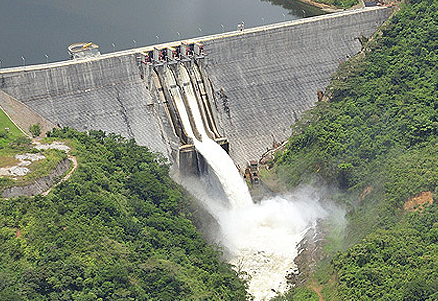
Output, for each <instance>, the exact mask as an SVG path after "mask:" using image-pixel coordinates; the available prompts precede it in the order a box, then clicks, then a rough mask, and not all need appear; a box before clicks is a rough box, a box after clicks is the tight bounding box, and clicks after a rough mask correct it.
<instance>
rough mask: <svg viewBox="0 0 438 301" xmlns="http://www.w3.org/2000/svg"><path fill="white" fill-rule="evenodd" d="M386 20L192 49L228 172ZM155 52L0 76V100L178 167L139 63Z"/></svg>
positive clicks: (274, 136)
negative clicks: (115, 138) (112, 136)
mask: <svg viewBox="0 0 438 301" xmlns="http://www.w3.org/2000/svg"><path fill="white" fill-rule="evenodd" d="M389 15H390V9H387V8H367V9H361V10H357V11H348V12H343V13H336V14H331V15H324V16H318V17H312V18H307V19H302V20H295V21H289V22H284V23H278V24H272V25H268V26H263V27H257V28H252V29H245V30H243V31H235V32H230V33H224V34H218V35H213V36H208V37H200V38H196V39H193V41H196V42H201V43H202V44H203V45H204V52H205V56H204V57H203V58H201V59H200V58H196V59H195V58H191V60H192V63H194V62H196V64H197V65H198V66H199V67H200V72H201V73H202V75H203V79H204V82H205V83H206V86H208V89H211V91H212V93H210V94H213V95H214V97H213V99H211V100H210V101H211V102H212V108H214V110H215V112H213V113H214V114H213V115H215V116H216V117H217V120H218V124H217V126H218V129H219V131H220V133H221V135H223V136H224V137H226V138H227V139H228V141H229V149H230V155H231V157H232V158H233V160H234V161H235V163H236V164H239V165H240V166H242V167H244V166H245V165H246V163H247V161H248V160H254V159H255V160H257V159H258V158H260V156H261V155H262V154H263V153H264V152H265V151H266V149H267V148H271V147H272V144H273V142H274V141H275V142H280V141H282V140H285V139H287V137H288V136H289V135H290V126H291V125H292V124H293V123H294V122H295V121H296V120H297V118H298V117H299V115H300V114H301V113H302V112H303V111H305V110H306V109H308V108H310V107H311V106H313V105H314V104H315V102H316V101H317V91H318V90H322V91H323V90H324V89H325V87H326V86H327V84H328V83H329V80H330V76H331V74H332V73H333V72H335V70H336V68H337V66H338V64H339V62H340V61H343V60H345V59H347V58H348V57H349V56H352V55H354V54H356V53H357V52H359V51H360V49H361V44H360V42H359V40H358V37H360V36H361V35H363V36H367V37H369V36H371V35H372V34H373V33H374V32H375V31H376V29H377V28H378V26H379V25H381V24H382V23H383V22H384V21H385V20H386V19H387V18H388V17H389ZM180 43H181V42H171V43H166V44H161V45H157V46H156V47H161V48H162V47H167V46H175V45H179V44H180ZM153 48H154V46H148V47H143V48H138V49H132V50H126V51H121V52H116V53H111V54H105V55H101V56H100V57H97V58H89V59H82V60H72V61H65V62H59V63H51V64H44V65H34V66H26V67H19V68H8V69H1V70H0V90H2V91H3V92H5V93H7V94H8V95H10V96H11V97H13V98H14V99H16V100H18V101H19V102H21V103H22V104H23V105H24V106H26V107H28V108H30V109H32V110H33V111H35V112H36V113H38V114H39V115H41V116H43V117H44V118H46V119H47V120H48V121H49V122H50V123H53V124H55V125H58V126H69V127H73V128H77V129H78V130H90V129H96V130H99V129H101V130H104V131H105V132H113V133H117V134H120V135H122V136H125V137H127V138H134V139H135V140H136V141H137V142H138V143H139V144H141V145H145V146H148V147H149V148H150V149H151V150H153V151H156V152H160V153H163V154H164V155H165V156H166V157H168V158H170V159H173V160H174V161H176V160H177V157H178V152H179V147H180V146H181V142H180V138H178V137H177V136H176V135H175V129H174V128H173V126H172V122H171V118H170V117H169V109H168V108H169V107H168V105H167V102H168V100H166V99H165V98H163V97H160V95H162V94H163V88H162V87H160V85H157V81H156V80H154V79H153V77H154V76H153V74H154V71H153V70H154V68H155V67H154V66H153V65H152V64H151V65H147V64H144V63H143V62H141V61H140V56H139V55H140V53H141V52H144V51H148V50H151V49H153ZM173 63H175V62H173ZM164 64H167V63H164ZM0 105H1V103H0Z"/></svg>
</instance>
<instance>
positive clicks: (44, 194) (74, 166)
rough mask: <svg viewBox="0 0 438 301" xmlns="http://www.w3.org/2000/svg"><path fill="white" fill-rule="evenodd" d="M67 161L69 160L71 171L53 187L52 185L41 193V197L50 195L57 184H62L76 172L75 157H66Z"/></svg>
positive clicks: (76, 161)
mask: <svg viewBox="0 0 438 301" xmlns="http://www.w3.org/2000/svg"><path fill="white" fill-rule="evenodd" d="M68 159H69V160H70V162H71V163H72V164H73V167H72V169H71V170H70V171H69V172H68V173H67V174H66V175H65V176H64V177H63V178H62V179H61V181H59V182H58V183H56V184H55V185H53V186H52V187H50V188H49V189H48V190H46V191H44V192H43V193H41V195H42V196H46V195H48V194H49V193H50V191H52V189H53V188H55V187H56V186H58V185H59V184H61V183H62V182H64V181H66V180H67V179H68V178H70V176H71V175H72V174H73V172H74V171H75V170H76V168H77V167H78V160H76V157H75V156H71V155H68Z"/></svg>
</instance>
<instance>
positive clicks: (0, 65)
mask: <svg viewBox="0 0 438 301" xmlns="http://www.w3.org/2000/svg"><path fill="white" fill-rule="evenodd" d="M1 68H2V60H0V69H1Z"/></svg>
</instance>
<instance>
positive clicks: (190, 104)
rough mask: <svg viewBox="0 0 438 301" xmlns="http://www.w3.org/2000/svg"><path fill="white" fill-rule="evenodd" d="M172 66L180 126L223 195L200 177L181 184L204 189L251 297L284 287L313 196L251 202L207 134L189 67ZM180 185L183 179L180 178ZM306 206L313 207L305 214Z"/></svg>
mask: <svg viewBox="0 0 438 301" xmlns="http://www.w3.org/2000/svg"><path fill="white" fill-rule="evenodd" d="M175 70H177V74H178V78H179V80H177V79H176V78H175V76H174V74H173V72H172V71H171V70H170V68H167V69H166V72H165V73H166V80H167V81H168V85H169V87H170V90H171V94H172V96H173V97H174V98H173V101H174V103H175V107H176V108H177V111H178V112H179V116H180V118H181V120H182V121H183V122H182V124H183V126H184V130H185V131H186V132H187V134H188V135H189V136H190V138H191V139H193V143H194V146H195V148H196V151H198V152H199V153H200V154H201V155H202V156H203V158H204V159H205V160H206V162H207V163H208V166H209V170H210V172H211V173H213V174H207V175H204V177H206V178H209V177H211V176H214V179H217V180H218V181H219V183H220V188H221V189H222V190H223V192H224V197H223V198H224V199H223V200H218V199H217V198H218V197H217V196H218V195H220V193H219V194H218V193H217V192H215V191H214V190H215V189H214V186H209V187H205V183H206V181H202V179H199V181H198V182H197V184H196V186H198V187H197V188H194V187H193V185H185V186H186V187H187V188H188V189H189V191H191V192H192V193H193V194H194V195H195V196H196V195H198V197H199V195H200V193H199V189H200V190H203V191H204V192H202V193H201V194H202V196H200V197H199V198H200V199H201V202H202V203H203V204H204V205H205V207H206V209H207V210H209V212H210V213H211V215H212V216H213V217H214V218H215V219H216V221H217V223H218V224H219V225H220V228H221V235H220V238H219V240H218V242H219V243H220V244H222V245H223V246H224V248H226V249H227V251H228V252H229V254H230V257H229V260H230V262H231V263H232V264H233V265H234V266H235V267H236V269H237V270H241V271H246V272H247V273H248V275H250V276H251V280H250V286H249V292H250V293H251V294H252V295H253V296H254V297H255V300H265V299H266V298H270V297H273V296H274V295H275V293H276V292H284V291H285V290H286V289H287V287H288V286H287V281H286V279H285V276H286V274H287V273H288V271H290V270H291V269H292V268H293V267H294V263H293V259H294V257H295V256H296V250H295V246H296V244H297V243H298V242H299V241H300V240H301V238H302V235H303V233H304V230H305V229H306V227H308V226H309V224H310V223H311V222H312V221H314V220H315V219H316V218H317V217H321V216H323V215H324V214H325V211H324V209H322V208H321V207H320V206H319V205H318V204H317V203H315V201H314V200H306V201H305V205H304V203H303V200H298V203H297V202H291V201H289V200H287V199H286V198H281V197H278V196H277V197H275V198H273V199H270V200H265V201H262V202H261V203H260V204H254V203H253V201H252V199H251V196H250V194H249V191H248V187H247V185H246V183H245V182H244V181H243V179H242V177H241V176H240V174H239V172H238V170H237V168H236V166H235V165H234V163H233V161H232V160H231V158H230V157H229V155H228V154H227V153H226V151H225V150H224V149H223V148H222V147H221V146H220V145H218V144H217V143H216V142H215V141H214V140H213V139H211V138H210V137H211V135H212V131H210V133H209V131H208V130H209V129H208V127H209V126H211V124H208V120H207V118H208V117H207V113H206V112H204V113H203V110H206V106H205V103H204V102H203V100H202V99H198V98H197V96H196V93H195V90H194V85H193V83H192V81H191V78H190V74H189V71H188V68H187V67H186V65H184V64H182V63H181V64H179V65H178V67H177V68H175ZM195 78H196V77H195ZM191 119H192V121H190V120H191ZM195 133H198V135H196V134H195ZM210 180H211V179H210ZM207 182H208V181H207ZM182 184H183V185H184V184H185V183H184V181H182ZM199 186H204V187H199ZM207 186H208V185H207ZM212 187H213V189H212ZM219 198H221V197H219ZM300 202H301V203H300ZM300 204H301V205H300ZM303 206H304V207H305V208H303ZM306 208H307V210H309V208H313V209H315V210H314V211H312V213H306Z"/></svg>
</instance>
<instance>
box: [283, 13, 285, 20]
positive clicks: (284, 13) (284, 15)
mask: <svg viewBox="0 0 438 301" xmlns="http://www.w3.org/2000/svg"><path fill="white" fill-rule="evenodd" d="M283 21H286V14H285V13H283Z"/></svg>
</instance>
